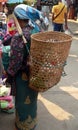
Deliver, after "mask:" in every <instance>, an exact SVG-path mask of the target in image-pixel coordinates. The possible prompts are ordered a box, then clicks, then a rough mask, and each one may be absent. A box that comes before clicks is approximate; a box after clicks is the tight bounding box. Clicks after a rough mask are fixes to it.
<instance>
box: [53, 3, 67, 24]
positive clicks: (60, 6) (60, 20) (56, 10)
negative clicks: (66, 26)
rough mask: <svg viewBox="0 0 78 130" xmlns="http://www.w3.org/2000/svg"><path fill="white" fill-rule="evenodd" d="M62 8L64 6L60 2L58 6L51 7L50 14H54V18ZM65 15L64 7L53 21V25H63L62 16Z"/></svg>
mask: <svg viewBox="0 0 78 130" xmlns="http://www.w3.org/2000/svg"><path fill="white" fill-rule="evenodd" d="M63 7H64V4H63V3H62V2H59V4H58V5H55V6H53V8H52V13H53V14H54V17H56V16H57V15H58V13H59V12H60V11H61V9H62V8H63ZM65 13H67V7H66V6H65V7H64V9H63V10H62V12H61V13H60V14H59V16H57V18H55V19H54V20H53V22H54V23H59V24H63V23H64V14H65Z"/></svg>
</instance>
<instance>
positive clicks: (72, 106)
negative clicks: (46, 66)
mask: <svg viewBox="0 0 78 130" xmlns="http://www.w3.org/2000/svg"><path fill="white" fill-rule="evenodd" d="M69 28H70V29H71V31H72V32H74V33H75V31H78V21H77V22H74V21H70V22H69ZM50 29H51V28H50ZM65 71H66V73H67V76H65V77H62V78H61V81H60V82H59V84H57V85H56V86H55V87H53V88H51V89H49V90H48V91H47V92H45V93H41V94H39V99H38V125H37V128H36V130H78V35H77V34H76V35H74V36H73V41H72V45H71V49H70V53H69V57H68V60H67V66H66V67H65ZM13 126H14V114H4V113H0V130H13V129H14V128H13Z"/></svg>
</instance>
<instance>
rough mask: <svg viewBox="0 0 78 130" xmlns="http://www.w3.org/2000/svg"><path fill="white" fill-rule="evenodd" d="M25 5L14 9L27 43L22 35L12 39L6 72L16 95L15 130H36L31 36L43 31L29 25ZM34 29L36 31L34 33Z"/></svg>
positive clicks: (35, 96) (12, 91)
mask: <svg viewBox="0 0 78 130" xmlns="http://www.w3.org/2000/svg"><path fill="white" fill-rule="evenodd" d="M24 7H25V5H24V4H23V5H22V6H21V4H20V5H18V6H16V7H15V8H14V15H15V17H16V18H17V20H18V23H19V25H20V27H21V29H22V32H23V35H24V37H25V39H26V41H27V43H24V41H23V38H22V35H19V34H18V33H16V34H15V35H14V36H13V37H12V39H11V44H10V45H11V50H10V61H9V66H8V68H7V70H6V75H7V81H6V82H8V83H10V84H11V88H12V89H11V93H12V94H13V95H15V110H16V112H15V129H14V130H34V129H35V126H36V124H37V97H38V92H36V91H34V90H32V89H31V88H29V75H30V71H29V64H28V57H29V50H30V45H31V34H32V33H33V32H35V33H37V32H40V31H41V30H37V28H38V27H37V28H36V30H35V27H34V26H33V27H31V26H30V25H31V24H29V20H30V18H29V16H28V14H29V13H28V12H27V13H26V8H25V9H24ZM33 29H34V31H33Z"/></svg>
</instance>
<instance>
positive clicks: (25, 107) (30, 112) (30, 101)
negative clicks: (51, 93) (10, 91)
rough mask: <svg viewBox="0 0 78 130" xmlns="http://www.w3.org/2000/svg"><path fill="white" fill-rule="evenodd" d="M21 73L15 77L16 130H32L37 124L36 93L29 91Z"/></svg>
mask: <svg viewBox="0 0 78 130" xmlns="http://www.w3.org/2000/svg"><path fill="white" fill-rule="evenodd" d="M28 84H29V83H28V81H26V80H25V78H24V77H23V76H22V74H21V73H19V74H18V76H17V77H16V96H15V107H16V119H15V125H16V129H17V130H34V128H35V126H36V123H37V96H38V93H37V92H35V91H34V90H32V89H30V88H29V86H28Z"/></svg>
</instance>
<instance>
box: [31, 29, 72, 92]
mask: <svg viewBox="0 0 78 130" xmlns="http://www.w3.org/2000/svg"><path fill="white" fill-rule="evenodd" d="M71 42H72V37H71V36H69V35H67V34H64V33H61V32H52V31H48V32H41V33H37V34H33V35H32V36H31V49H30V55H31V57H32V64H31V66H30V81H29V86H30V88H32V89H34V90H36V91H38V92H44V91H46V90H48V89H49V88H51V87H53V86H54V85H56V84H57V83H58V82H59V81H60V79H61V75H62V71H63V67H64V63H65V61H66V59H67V57H68V54H69V49H70V46H71Z"/></svg>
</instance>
